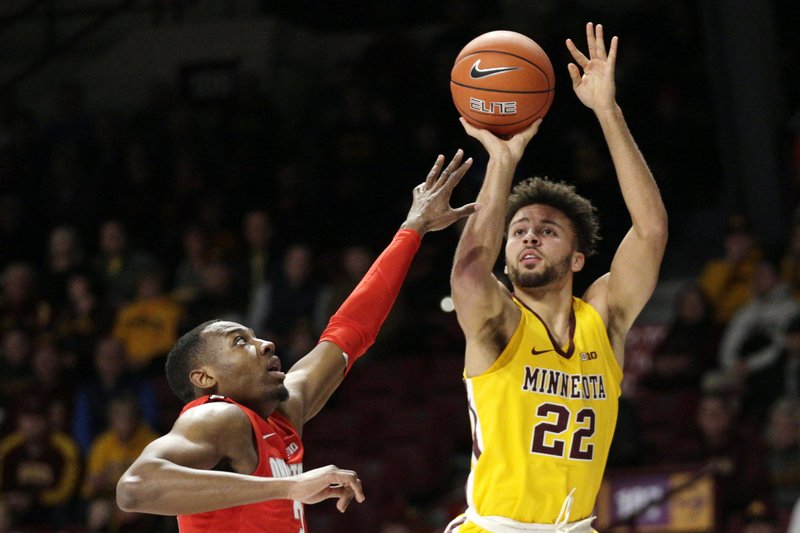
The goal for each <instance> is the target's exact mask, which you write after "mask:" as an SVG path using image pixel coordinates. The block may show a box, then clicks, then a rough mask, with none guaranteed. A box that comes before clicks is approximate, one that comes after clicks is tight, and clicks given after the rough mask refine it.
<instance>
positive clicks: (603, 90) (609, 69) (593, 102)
mask: <svg viewBox="0 0 800 533" xmlns="http://www.w3.org/2000/svg"><path fill="white" fill-rule="evenodd" d="M618 41H619V39H618V38H617V37H612V38H611V46H610V48H609V50H608V53H606V44H605V40H604V39H603V25H602V24H598V25H597V26H596V27H595V26H594V25H593V24H592V23H591V22H589V23H588V24H586V42H587V45H588V47H589V57H588V58H587V57H586V56H585V55H584V54H583V52H581V51H580V50H578V47H576V46H575V43H573V42H572V40H571V39H567V49H568V50H569V52H570V54H572V57H573V58H574V59H575V62H576V63H577V65H576V64H575V63H570V64H569V65H567V68H568V70H569V77H570V78H571V79H572V88H573V89H574V90H575V94H576V95H577V96H578V99H579V100H580V101H581V102H583V104H584V105H585V106H586V107H588V108H589V109H591V110H593V111H594V112H595V113H601V112H603V111H608V110H611V109H614V107H615V106H616V85H615V82H614V66H615V64H616V61H617V43H618ZM578 67H580V68H578ZM581 69H583V75H581Z"/></svg>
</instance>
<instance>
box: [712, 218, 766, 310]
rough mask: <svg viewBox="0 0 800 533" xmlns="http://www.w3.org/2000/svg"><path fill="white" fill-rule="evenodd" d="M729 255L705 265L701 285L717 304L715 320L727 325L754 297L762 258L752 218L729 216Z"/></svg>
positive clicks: (726, 234)
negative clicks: (757, 268)
mask: <svg viewBox="0 0 800 533" xmlns="http://www.w3.org/2000/svg"><path fill="white" fill-rule="evenodd" d="M723 246H724V249H725V254H724V255H723V257H720V258H717V259H711V260H710V261H708V262H707V263H706V264H705V266H704V267H703V271H702V273H701V274H700V278H699V280H698V281H699V284H700V287H702V289H703V292H705V294H706V296H707V297H708V299H709V301H710V302H711V304H712V305H713V306H714V319H715V321H716V322H717V323H718V324H725V323H726V322H728V320H730V319H731V317H732V316H733V314H734V313H735V312H736V311H737V310H738V309H739V308H740V307H742V306H743V305H744V304H745V303H747V301H748V300H749V299H750V297H751V295H752V287H753V273H754V271H755V269H756V263H757V262H758V260H759V258H760V257H761V250H760V249H759V248H758V247H757V246H756V242H755V236H754V235H753V233H752V230H751V228H750V223H749V221H748V220H747V219H746V218H745V217H743V216H741V215H733V216H731V217H730V218H729V219H728V223H727V226H726V228H725V237H724V240H723Z"/></svg>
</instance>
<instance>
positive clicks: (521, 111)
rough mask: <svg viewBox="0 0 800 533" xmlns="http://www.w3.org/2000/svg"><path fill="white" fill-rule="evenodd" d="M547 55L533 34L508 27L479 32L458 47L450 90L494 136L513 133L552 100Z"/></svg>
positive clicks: (468, 115)
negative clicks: (480, 33)
mask: <svg viewBox="0 0 800 533" xmlns="http://www.w3.org/2000/svg"><path fill="white" fill-rule="evenodd" d="M554 88H555V75H554V74H553V65H552V64H551V63H550V58H549V57H547V54H546V53H545V51H544V50H542V47H541V46H539V45H538V44H536V42H535V41H533V39H530V38H529V37H526V36H525V35H522V34H521V33H516V32H513V31H505V30H498V31H491V32H489V33H484V34H483V35H479V36H478V37H476V38H475V39H473V40H472V41H470V42H469V43H467V45H466V46H465V47H464V48H463V49H462V50H461V52H460V53H459V54H458V57H456V61H455V64H454V65H453V70H452V71H451V73H450V93H451V94H452V95H453V103H455V105H456V109H457V110H458V112H459V113H460V114H461V116H462V117H464V118H465V119H467V121H468V122H469V123H470V124H472V125H473V126H475V127H477V128H483V129H487V130H489V131H491V132H492V133H494V134H495V135H513V134H515V133H517V132H519V131H522V130H524V129H525V128H527V127H528V126H529V125H531V124H532V123H533V122H534V121H536V120H537V119H538V118H540V117H543V116H544V115H545V114H546V113H547V111H548V110H549V109H550V104H552V103H553V94H554Z"/></svg>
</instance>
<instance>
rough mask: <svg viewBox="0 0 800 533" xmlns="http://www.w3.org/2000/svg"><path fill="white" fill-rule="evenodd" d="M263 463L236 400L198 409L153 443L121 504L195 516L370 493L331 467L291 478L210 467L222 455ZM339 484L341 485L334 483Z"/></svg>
mask: <svg viewBox="0 0 800 533" xmlns="http://www.w3.org/2000/svg"><path fill="white" fill-rule="evenodd" d="M223 459H224V460H227V461H228V462H229V463H230V464H231V466H232V468H233V469H234V470H237V469H239V470H242V469H244V470H249V471H252V470H254V469H255V465H256V464H257V462H258V456H257V454H256V451H255V449H254V447H253V432H252V430H251V428H250V423H249V421H248V419H247V416H246V415H245V414H244V412H242V410H241V409H239V408H238V407H236V406H234V405H231V404H228V403H222V402H220V403H211V404H206V405H202V406H198V407H195V408H193V409H191V410H189V411H187V412H186V413H184V414H183V415H181V416H180V417H179V418H178V420H177V421H176V422H175V426H174V427H173V428H172V430H171V431H170V432H169V433H168V434H166V435H164V436H163V437H161V438H159V439H156V440H155V441H153V442H151V443H150V444H149V445H148V446H147V447H146V448H145V449H144V451H143V452H142V453H141V455H140V456H139V457H138V458H137V459H136V461H134V463H133V464H132V465H131V466H130V468H128V470H127V471H126V472H125V473H124V474H123V475H122V477H121V478H120V480H119V483H118V484H117V505H119V507H120V509H122V510H124V511H129V512H140V513H150V514H160V515H178V514H194V513H201V512H207V511H214V510H216V509H223V508H227V507H233V506H238V505H246V504H250V503H256V502H261V501H265V500H273V499H292V500H299V501H301V502H303V503H316V502H318V501H321V500H323V499H326V498H338V499H339V501H338V502H337V507H338V508H339V510H340V511H344V509H345V508H346V507H347V505H348V504H349V503H350V500H351V499H352V497H353V496H354V495H355V497H356V499H357V500H358V501H359V502H361V501H363V500H364V493H363V491H362V489H361V482H360V481H359V479H358V476H357V475H356V474H355V472H352V471H349V470H340V469H338V468H336V467H334V466H328V467H324V468H320V469H316V470H311V471H309V472H306V473H304V474H300V475H296V476H291V477H286V478H268V477H256V476H251V475H246V474H239V473H235V472H221V471H214V470H210V469H211V468H214V467H215V466H216V465H217V464H219V463H220V461H222V460H223ZM332 484H333V485H334V486H333V487H332V486H331V485H332Z"/></svg>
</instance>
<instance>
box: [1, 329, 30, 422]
mask: <svg viewBox="0 0 800 533" xmlns="http://www.w3.org/2000/svg"><path fill="white" fill-rule="evenodd" d="M31 348H32V346H31V338H30V336H29V335H28V333H27V332H26V331H25V330H22V329H12V330H10V331H6V332H5V333H3V334H2V346H0V400H2V401H1V402H0V406H3V405H5V406H8V405H9V404H8V402H10V401H11V399H12V398H18V397H19V396H20V394H21V393H22V391H23V390H25V389H26V388H27V387H28V385H29V383H30V382H31V381H32V380H33V370H32V368H31V360H30V358H31ZM7 422H8V420H7ZM2 426H3V424H2V423H0V428H1V427H2Z"/></svg>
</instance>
